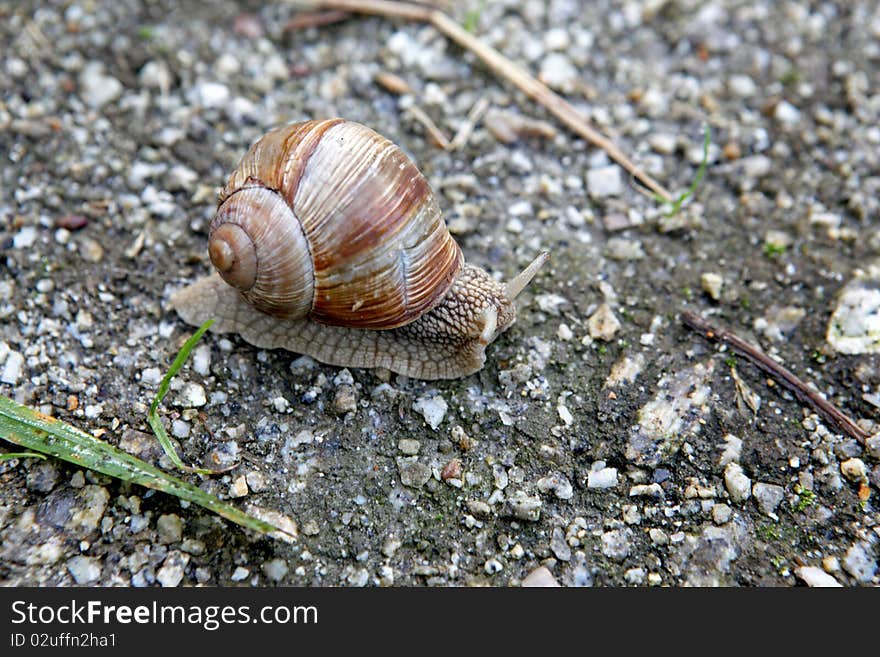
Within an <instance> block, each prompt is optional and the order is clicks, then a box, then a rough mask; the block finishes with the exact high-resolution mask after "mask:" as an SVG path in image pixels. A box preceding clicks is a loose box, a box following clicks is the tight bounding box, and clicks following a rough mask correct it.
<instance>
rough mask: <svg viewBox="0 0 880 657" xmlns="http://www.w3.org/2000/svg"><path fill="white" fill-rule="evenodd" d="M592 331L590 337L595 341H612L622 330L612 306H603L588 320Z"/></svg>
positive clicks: (605, 304)
mask: <svg viewBox="0 0 880 657" xmlns="http://www.w3.org/2000/svg"><path fill="white" fill-rule="evenodd" d="M587 323H588V325H589V329H590V337H591V338H593V339H594V340H604V341H606V342H608V341H610V340H612V339H613V338H614V336H615V335H616V334H617V332H618V331H619V330H620V326H621V324H620V320H618V319H617V317H615V316H614V312H613V311H612V310H611V306H609V305H608V304H607V303H603V304H601V305H600V306H599V307H598V308H597V309H596V312H594V313H593V314H592V315H590V318H589V320H587Z"/></svg>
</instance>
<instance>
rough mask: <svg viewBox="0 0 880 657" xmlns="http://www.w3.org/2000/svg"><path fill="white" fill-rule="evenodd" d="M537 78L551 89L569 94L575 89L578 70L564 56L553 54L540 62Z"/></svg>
mask: <svg viewBox="0 0 880 657" xmlns="http://www.w3.org/2000/svg"><path fill="white" fill-rule="evenodd" d="M538 78H539V79H540V80H541V82H543V83H544V84H546V85H547V86H548V87H550V88H551V89H556V90H557V91H561V92H563V93H571V92H573V91H574V90H575V89H576V87H577V80H578V70H577V69H576V68H575V67H574V64H572V63H571V60H570V59H569V58H568V57H567V56H566V55H564V54H562V53H558V52H553V53H550V54H549V55H547V56H546V57H545V58H544V60H543V61H542V62H541V70H540V72H539V73H538Z"/></svg>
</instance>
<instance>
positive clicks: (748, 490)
mask: <svg viewBox="0 0 880 657" xmlns="http://www.w3.org/2000/svg"><path fill="white" fill-rule="evenodd" d="M724 486H725V487H726V488H727V492H728V494H730V499H732V500H733V501H734V502H736V503H737V504H739V503H740V502H743V501H745V500H747V499H748V498H749V497H750V496H751V494H752V481H751V480H750V479H749V478H748V477H747V476H746V475H745V473H744V472H743V469H742V467H741V466H740V465H739V463H728V464H727V467H726V468H724Z"/></svg>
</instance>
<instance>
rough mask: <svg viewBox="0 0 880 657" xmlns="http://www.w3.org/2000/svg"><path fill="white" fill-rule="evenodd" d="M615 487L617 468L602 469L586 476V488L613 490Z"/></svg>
mask: <svg viewBox="0 0 880 657" xmlns="http://www.w3.org/2000/svg"><path fill="white" fill-rule="evenodd" d="M615 486H617V468H602V469H601V470H597V471H595V472H590V474H588V475H587V488H593V489H596V488H599V489H602V488H614V487H615Z"/></svg>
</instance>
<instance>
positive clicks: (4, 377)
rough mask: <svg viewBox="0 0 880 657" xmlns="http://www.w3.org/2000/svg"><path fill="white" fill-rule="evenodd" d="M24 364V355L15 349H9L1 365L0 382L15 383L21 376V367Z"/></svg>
mask: <svg viewBox="0 0 880 657" xmlns="http://www.w3.org/2000/svg"><path fill="white" fill-rule="evenodd" d="M23 366H24V356H22V355H21V354H20V353H18V352H17V351H10V352H9V355H7V356H6V363H5V364H4V365H3V373H2V374H0V382H3V383H8V384H10V385H15V384H16V383H18V380H19V379H20V378H21V372H22V367H23Z"/></svg>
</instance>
